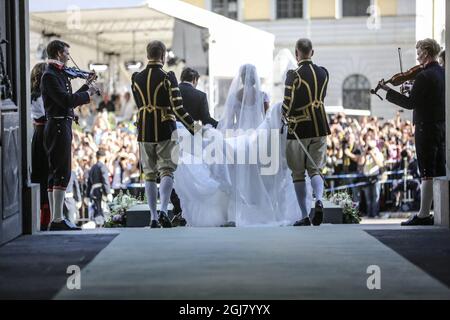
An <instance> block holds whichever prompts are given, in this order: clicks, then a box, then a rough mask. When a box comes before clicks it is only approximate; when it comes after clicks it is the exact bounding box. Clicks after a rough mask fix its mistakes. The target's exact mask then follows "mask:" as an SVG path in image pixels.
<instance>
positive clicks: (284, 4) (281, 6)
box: [277, 0, 303, 19]
mask: <svg viewBox="0 0 450 320" xmlns="http://www.w3.org/2000/svg"><path fill="white" fill-rule="evenodd" d="M277 18H278V19H283V18H303V0H277Z"/></svg>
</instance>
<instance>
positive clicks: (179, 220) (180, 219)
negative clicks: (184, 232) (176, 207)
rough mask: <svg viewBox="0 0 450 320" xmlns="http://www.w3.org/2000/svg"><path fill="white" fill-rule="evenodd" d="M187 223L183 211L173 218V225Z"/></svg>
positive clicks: (180, 225) (178, 225)
mask: <svg viewBox="0 0 450 320" xmlns="http://www.w3.org/2000/svg"><path fill="white" fill-rule="evenodd" d="M186 225H187V221H186V219H184V218H183V217H182V215H181V213H179V214H177V215H175V216H174V217H173V219H172V226H173V227H185V226H186Z"/></svg>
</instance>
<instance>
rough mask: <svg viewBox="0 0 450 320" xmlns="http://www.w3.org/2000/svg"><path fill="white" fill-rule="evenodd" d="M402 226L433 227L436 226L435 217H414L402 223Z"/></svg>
mask: <svg viewBox="0 0 450 320" xmlns="http://www.w3.org/2000/svg"><path fill="white" fill-rule="evenodd" d="M401 225H402V226H403V227H409V226H432V225H434V216H433V215H429V216H428V217H425V218H419V217H418V216H417V215H414V216H413V217H411V218H410V219H409V220H408V221H405V222H402V223H401Z"/></svg>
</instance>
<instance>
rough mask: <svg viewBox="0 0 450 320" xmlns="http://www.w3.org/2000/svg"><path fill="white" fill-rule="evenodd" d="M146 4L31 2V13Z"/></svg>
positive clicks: (122, 0) (126, 0)
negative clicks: (69, 8)
mask: <svg viewBox="0 0 450 320" xmlns="http://www.w3.org/2000/svg"><path fill="white" fill-rule="evenodd" d="M161 1H164V0H161ZM144 2H145V1H144V0H59V1H54V0H30V11H31V12H36V11H64V10H66V9H67V7H69V6H71V5H76V6H78V7H80V8H81V9H98V8H118V7H132V6H137V5H140V4H142V3H144Z"/></svg>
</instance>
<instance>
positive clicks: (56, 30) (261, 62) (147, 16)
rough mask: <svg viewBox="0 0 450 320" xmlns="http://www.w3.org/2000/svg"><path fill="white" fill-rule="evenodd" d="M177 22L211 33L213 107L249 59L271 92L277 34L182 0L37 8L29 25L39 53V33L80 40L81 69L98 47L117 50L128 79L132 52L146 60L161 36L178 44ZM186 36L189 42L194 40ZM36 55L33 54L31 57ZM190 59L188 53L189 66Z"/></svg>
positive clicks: (208, 52)
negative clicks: (124, 5) (152, 43)
mask: <svg viewBox="0 0 450 320" xmlns="http://www.w3.org/2000/svg"><path fill="white" fill-rule="evenodd" d="M74 3H76V1H74ZM177 21H178V22H182V23H185V24H189V25H192V26H196V27H198V29H199V30H200V29H201V30H204V31H206V32H203V33H202V34H206V36H205V39H203V40H204V41H203V42H204V44H205V48H203V50H204V51H205V52H206V54H205V56H206V57H207V59H208V60H209V61H207V65H208V71H209V72H208V73H209V83H207V84H206V85H205V89H207V90H208V91H209V97H210V100H211V102H212V103H210V105H211V108H214V106H215V105H216V104H218V101H219V97H220V96H223V94H224V93H223V92H221V91H225V90H228V88H223V86H222V85H220V84H221V83H222V82H220V80H221V79H229V78H232V77H233V76H234V75H235V74H236V73H237V71H238V69H239V67H240V66H241V65H242V64H244V63H252V64H254V65H255V66H256V67H257V69H258V72H259V75H260V76H261V77H262V78H263V83H265V85H266V87H265V89H266V90H267V91H269V92H270V89H271V85H272V84H271V83H272V72H273V68H272V66H273V50H274V40H275V39H274V36H273V35H272V34H270V33H267V32H265V31H261V30H259V29H256V28H253V27H250V26H248V25H245V24H243V23H240V22H238V21H235V20H232V19H228V18H226V17H224V16H221V15H218V14H215V13H212V12H210V11H208V10H204V9H201V8H198V7H195V6H193V5H190V4H187V3H185V2H183V1H177V0H165V1H159V0H149V1H147V2H146V4H145V5H139V6H135V7H127V8H101V9H87V10H83V8H81V10H79V11H78V10H77V7H69V8H68V10H66V11H52V12H32V13H31V14H30V29H31V31H32V32H33V33H35V36H34V42H33V35H32V37H31V51H32V52H35V53H36V49H35V48H36V47H37V43H36V42H37V41H38V40H36V35H37V34H38V33H42V32H45V33H46V34H47V35H48V34H52V33H53V34H56V35H57V36H59V37H61V38H62V39H64V40H66V41H68V42H69V43H70V44H71V45H72V44H74V45H75V47H76V49H75V48H72V52H75V51H76V53H77V54H76V56H77V58H76V57H75V55H74V58H76V59H78V60H79V61H81V62H79V64H80V67H81V68H87V63H88V61H95V60H96V59H97V57H96V55H98V54H96V52H97V50H96V48H97V47H98V52H101V53H108V52H109V53H114V54H115V56H114V57H115V58H116V60H115V61H117V62H118V63H119V64H120V67H119V70H120V72H121V73H122V75H121V77H120V79H121V82H125V81H126V80H125V79H128V78H129V74H126V69H125V68H124V67H123V64H124V62H125V61H127V60H131V59H133V56H135V57H136V58H137V60H142V61H143V60H145V51H146V50H145V49H146V45H147V43H148V42H149V41H150V40H161V41H163V42H164V43H165V44H166V45H167V47H168V48H172V47H177V45H178V47H180V45H179V44H176V43H173V41H174V39H176V40H175V41H178V40H179V39H180V37H176V36H175V37H174V29H175V26H176V24H177ZM133 38H134V41H133ZM185 41H188V42H189V41H190V39H189V38H187V39H185ZM192 41H194V39H193V40H192ZM196 41H198V39H196ZM198 42H199V43H201V41H198ZM133 43H134V44H135V45H134V46H133ZM191 47H192V45H191ZM205 49H206V50H205ZM133 53H134V54H133ZM110 56H111V55H110ZM187 56H188V57H189V55H187ZM191 57H192V54H191ZM184 58H186V57H184ZM197 58H198V57H197ZM33 59H34V56H33V57H32V62H34V61H33ZM110 59H111V57H110ZM191 60H195V59H193V58H192V59H191ZM97 62H99V61H97ZM190 63H191V62H190V61H189V59H188V58H187V59H186V65H188V66H189V65H190Z"/></svg>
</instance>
